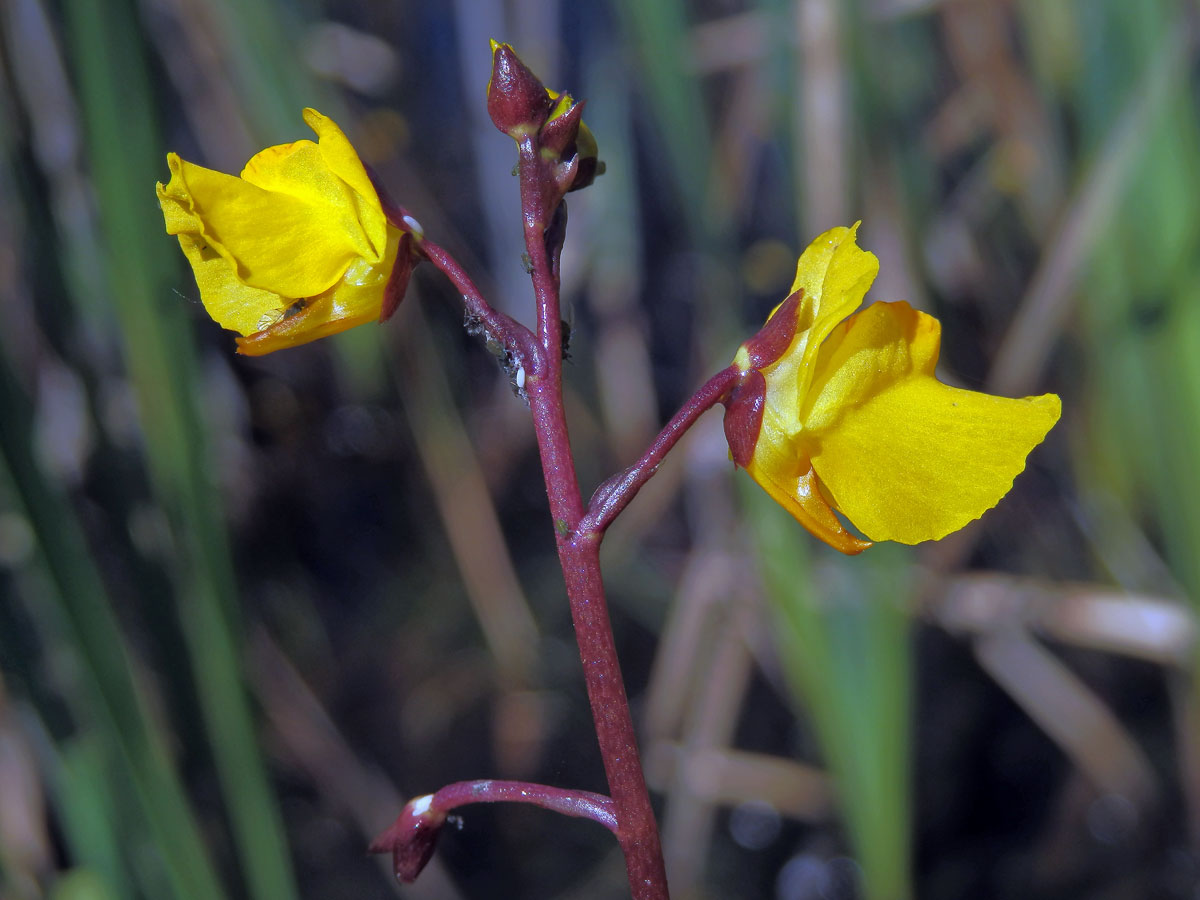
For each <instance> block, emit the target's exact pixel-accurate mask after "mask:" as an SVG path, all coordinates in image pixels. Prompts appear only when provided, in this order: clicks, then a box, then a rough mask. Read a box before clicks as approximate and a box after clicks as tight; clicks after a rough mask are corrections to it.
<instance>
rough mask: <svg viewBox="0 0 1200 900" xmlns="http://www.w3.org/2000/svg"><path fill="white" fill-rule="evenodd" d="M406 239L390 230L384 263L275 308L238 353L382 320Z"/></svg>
mask: <svg viewBox="0 0 1200 900" xmlns="http://www.w3.org/2000/svg"><path fill="white" fill-rule="evenodd" d="M401 237H402V232H401V231H399V230H398V229H396V228H392V227H391V226H388V239H387V250H386V254H385V255H384V258H383V260H382V261H381V262H379V263H378V264H372V263H370V262H368V261H366V260H362V259H357V260H355V261H354V262H353V263H351V264H350V267H349V268H348V269H347V270H346V273H345V275H344V276H343V277H342V280H341V281H339V282H338V283H337V284H335V285H334V286H333V287H332V288H330V289H329V290H328V291H326V292H325V293H323V294H320V295H318V296H316V297H311V298H308V299H306V300H303V301H299V302H297V303H292V304H291V305H288V306H285V307H283V308H280V307H275V308H274V309H272V310H271V311H270V312H269V313H268V314H267V316H266V317H264V319H263V320H260V322H259V323H258V327H257V328H255V329H254V332H255V333H251V332H243V334H245V335H247V337H243V338H239V339H238V353H241V354H242V355H244V356H262V355H263V354H265V353H272V352H274V351H276V350H282V349H284V348H286V347H296V346H299V345H300V344H307V343H308V342H309V341H315V340H317V339H318V338H323V337H328V336H329V335H333V334H339V333H340V332H343V331H346V330H347V329H350V328H353V327H354V326H356V325H365V324H366V323H367V322H373V321H376V320H378V319H379V313H380V308H381V306H382V304H383V295H384V291H385V290H386V289H387V283H388V279H389V278H390V277H391V274H392V270H393V268H394V266H395V265H396V255H397V251H398V249H399V246H400V239H401ZM406 252H407V251H406ZM210 312H211V310H210Z"/></svg>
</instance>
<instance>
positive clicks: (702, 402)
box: [577, 366, 740, 536]
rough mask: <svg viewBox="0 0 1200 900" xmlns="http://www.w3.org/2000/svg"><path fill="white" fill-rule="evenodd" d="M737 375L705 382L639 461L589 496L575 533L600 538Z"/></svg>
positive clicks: (728, 372)
mask: <svg viewBox="0 0 1200 900" xmlns="http://www.w3.org/2000/svg"><path fill="white" fill-rule="evenodd" d="M739 375H740V372H739V371H738V369H737V367H736V366H729V367H728V368H726V369H722V370H721V371H720V372H718V373H717V374H716V375H714V376H713V377H712V378H710V379H709V380H708V381H706V382H705V383H704V384H703V385H702V386H701V387H700V389H699V390H698V391H696V393H694V394H693V395H692V396H691V397H690V398H689V399H688V401H687V402H686V403H684V404H683V406H682V407H680V409H679V411H678V412H677V413H675V415H674V416H672V417H671V421H669V422H668V423H667V424H666V425H665V426H663V430H662V431H660V432H659V434H658V437H656V438H655V439H654V442H653V443H652V444H651V445H650V446H649V447H647V448H646V452H645V453H643V454H642V457H641V459H639V460H638V461H637V462H635V463H634V464H633V465H632V466H630V467H629V468H628V469H625V470H624V471H623V472H618V473H617V474H616V475H614V476H613V477H612V478H610V479H608V481H606V482H604V483H603V484H602V485H600V487H598V488H597V489H596V493H595V494H593V495H592V499H591V501H590V503H589V504H588V509H587V512H586V513H585V514H584V517H583V519H582V520H581V521H580V523H579V528H578V529H577V530H578V533H579V534H580V535H581V536H582V535H600V536H603V534H604V532H605V530H606V529H607V528H608V526H609V525H611V524H612V521H613V519H615V518H616V517H617V516H618V515H619V514H620V512H621V510H623V509H624V508H625V507H626V506H628V505H629V502H630V501H631V500H632V499H633V498H634V497H635V496H636V495H637V492H638V491H639V490H641V488H642V485H644V484H645V483H646V482H647V481H649V480H650V478H651V477H652V476H653V475H654V473H655V472H657V471H658V466H659V464H660V463H661V462H662V461H663V459H664V457H666V455H667V454H668V453H669V452H670V451H671V448H672V447H674V446H675V444H676V443H678V441H679V439H680V438H681V437H683V435H684V433H685V432H686V431H687V430H688V429H689V428H691V427H692V425H694V424H695V423H696V420H697V419H698V418H700V416H702V415H703V414H704V413H706V412H707V411H708V410H710V409H712V407H714V406H716V405H717V404H718V403H722V402H724V401H725V400H726V399H728V397H729V393H730V391H732V390H733V388H734V386H735V385H736V384H737V380H738V377H739Z"/></svg>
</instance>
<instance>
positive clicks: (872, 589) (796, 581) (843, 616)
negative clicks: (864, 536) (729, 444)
mask: <svg viewBox="0 0 1200 900" xmlns="http://www.w3.org/2000/svg"><path fill="white" fill-rule="evenodd" d="M743 482H744V484H743V488H744V489H743V491H742V494H743V497H744V500H745V501H746V508H747V515H748V517H749V519H750V520H751V523H752V527H753V535H754V546H755V549H756V551H757V555H758V560H759V566H760V568H761V571H762V574H763V582H764V585H765V587H766V594H767V599H768V603H769V606H770V610H771V615H770V618H771V621H772V623H773V625H774V629H773V633H774V635H775V638H776V641H777V644H778V649H779V654H780V658H781V660H782V662H783V666H784V671H785V673H786V675H787V676H788V683H789V685H790V686H791V688H792V690H793V692H794V693H795V695H796V697H797V699H798V700H799V701H800V702H801V704H802V705H803V706H804V708H805V709H806V710H807V711H808V713H809V714H810V715H811V717H812V720H813V724H814V726H815V729H816V733H817V737H818V740H819V741H820V743H821V746H822V749H823V751H824V756H825V760H826V764H827V765H828V767H829V770H830V773H831V774H832V776H833V778H834V781H835V783H836V786H837V793H838V796H839V797H840V798H841V811H842V815H843V817H844V820H845V823H846V829H847V831H848V832H849V836H850V840H851V843H852V845H853V848H854V854H855V857H856V858H857V860H858V863H859V865H860V866H861V867H862V875H863V895H864V896H865V897H866V898H868V900H903V898H907V897H910V896H911V895H912V886H911V874H910V853H911V850H910V837H909V819H910V793H911V787H910V770H911V761H910V750H909V715H910V709H911V697H910V693H911V687H910V682H911V677H910V667H909V635H908V617H907V615H906V614H905V612H904V604H905V602H906V601H907V599H908V588H907V580H908V572H909V557H908V554H907V553H906V552H905V551H904V550H902V549H898V548H896V547H894V546H891V545H876V546H875V547H872V548H871V549H870V550H869V551H867V553H866V554H864V555H863V556H860V557H858V558H856V559H854V560H841V559H837V560H835V561H834V562H833V563H832V564H831V565H829V566H825V565H818V560H820V557H821V556H822V555H825V556H827V555H828V554H831V553H832V552H833V551H827V550H825V549H824V548H823V547H821V548H818V549H817V550H816V551H814V552H812V553H809V547H810V546H811V545H812V542H811V541H810V539H809V538H808V536H807V535H806V534H804V532H803V530H802V529H801V527H800V526H799V525H798V524H797V523H796V521H795V520H794V519H792V518H791V516H789V515H788V514H787V513H786V512H785V511H784V510H783V509H781V508H780V507H779V506H778V505H776V504H775V502H774V501H772V500H771V499H770V498H769V497H768V496H767V495H766V494H765V493H764V492H763V491H761V490H760V489H759V488H758V486H757V485H754V484H752V483H750V481H749V479H743Z"/></svg>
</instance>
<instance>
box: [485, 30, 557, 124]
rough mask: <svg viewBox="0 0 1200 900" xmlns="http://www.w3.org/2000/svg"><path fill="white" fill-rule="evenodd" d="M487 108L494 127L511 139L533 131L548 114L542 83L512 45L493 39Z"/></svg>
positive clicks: (548, 101) (544, 88)
mask: <svg viewBox="0 0 1200 900" xmlns="http://www.w3.org/2000/svg"><path fill="white" fill-rule="evenodd" d="M487 108H488V115H490V116H491V117H492V122H494V123H495V125H496V127H497V128H499V129H500V130H501V131H503V132H504V133H505V134H507V135H508V136H509V137H511V138H512V139H513V140H520V139H521V138H522V137H524V136H525V135H529V134H535V133H536V132H537V131H538V130H539V129H540V128H541V127H542V125H543V124H544V123H545V121H546V117H547V116H549V115H550V97H549V95H548V94H547V93H546V87H545V85H543V84H542V82H541V80H540V79H538V77H537V76H536V75H534V74H533V72H531V71H530V70H529V67H528V66H526V65H525V63H523V62H521V59H520V57H518V56H517V54H516V52H515V51H514V50H513V48H512V47H510V46H509V45H508V44H501V43H499V42H497V41H492V77H491V79H490V80H489V81H488V86H487Z"/></svg>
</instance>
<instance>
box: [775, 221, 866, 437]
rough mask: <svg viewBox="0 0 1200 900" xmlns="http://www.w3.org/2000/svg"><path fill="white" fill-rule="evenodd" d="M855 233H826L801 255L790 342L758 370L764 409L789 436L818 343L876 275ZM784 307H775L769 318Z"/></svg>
mask: <svg viewBox="0 0 1200 900" xmlns="http://www.w3.org/2000/svg"><path fill="white" fill-rule="evenodd" d="M857 231H858V224H857V223H856V224H855V225H854V226H853V227H852V228H841V227H839V228H831V229H830V230H829V231H826V232H825V233H824V234H822V235H820V236H819V237H818V238H817V239H816V240H814V241H813V242H812V243H811V244H809V245H808V248H807V249H806V250H805V251H804V253H803V254H802V255H801V257H800V262H799V263H798V264H797V266H796V280H795V282H794V283H793V284H792V293H795V292H796V291H798V290H799V291H803V296H802V297H801V300H800V303H799V305H798V306H797V307H796V313H795V314H796V316H797V322H796V334H795V337H794V338H793V339H792V344H791V346H790V347H788V349H787V351H786V352H785V353H784V354H783V356H782V357H781V358H780V359H779V361H778V362H776V363H775V364H774V365H771V366H767V367H764V368H763V370H762V371H763V375H765V376H766V378H767V389H768V393H767V406H768V408H770V409H773V410H775V411H776V413H777V415H779V416H780V417H782V418H784V419H787V420H789V422H790V430H791V431H792V433H796V432H797V431H799V428H800V421H799V413H800V404H801V400H802V398H803V397H804V396H805V395H806V394H807V392H808V389H809V384H810V383H811V382H812V377H813V375H812V373H813V363H814V361H815V359H816V355H817V351H818V349H819V348H820V346H821V342H822V341H824V340H825V338H826V336H827V335H828V334H829V333H830V332H831V331H832V330H833V329H834V328H836V327H837V325H838V323H839V322H841V321H842V320H843V319H844V318H846V316H848V315H850V313H852V312H854V310H855V309H857V308H858V306H859V304H860V303H862V298H863V296H864V295H865V294H866V292H867V289H868V288H870V286H871V283H872V282H873V281H874V280H875V276H876V275H877V274H878V273H879V260H878V259H876V257H875V254H873V253H869V252H867V251H866V250H862V249H860V248H859V246H858V244H857V243H856V242H855V235H856V233H857ZM783 306H784V304H782V303H781V304H780V305H779V306H777V307H775V311H773V312H772V313H771V315H772V316H774V315H775V312H776V311H779V310H780V309H781V308H782V307H783ZM768 321H770V318H769V317H768Z"/></svg>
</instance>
